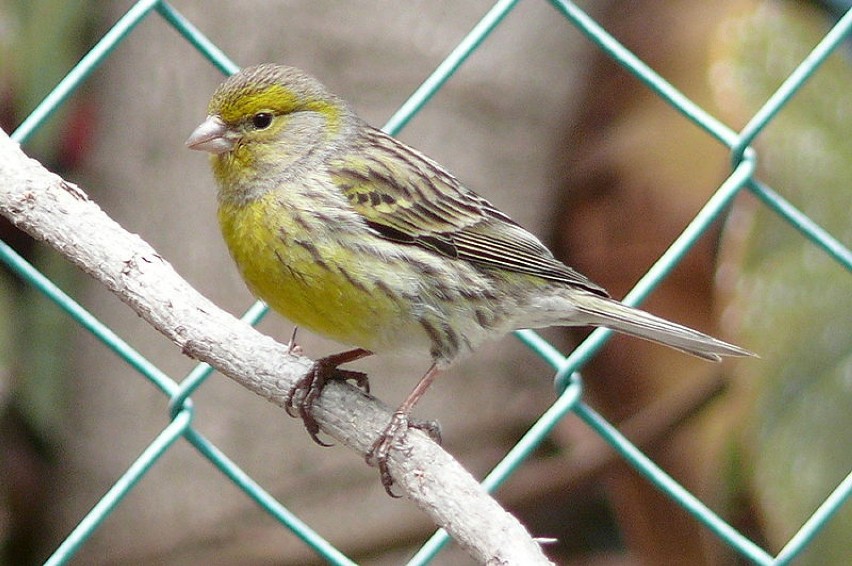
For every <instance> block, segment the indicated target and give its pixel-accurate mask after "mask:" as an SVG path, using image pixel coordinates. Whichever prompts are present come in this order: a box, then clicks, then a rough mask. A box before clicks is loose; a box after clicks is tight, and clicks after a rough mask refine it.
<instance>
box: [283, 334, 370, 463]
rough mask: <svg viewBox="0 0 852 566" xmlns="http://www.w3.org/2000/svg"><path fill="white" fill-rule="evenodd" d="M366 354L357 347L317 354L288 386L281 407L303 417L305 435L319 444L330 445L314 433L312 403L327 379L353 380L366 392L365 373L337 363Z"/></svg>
mask: <svg viewBox="0 0 852 566" xmlns="http://www.w3.org/2000/svg"><path fill="white" fill-rule="evenodd" d="M291 343H292V342H291ZM368 355H370V352H368V351H367V350H364V349H361V348H358V349H355V350H349V351H346V352H341V353H339V354H333V355H331V356H326V357H324V358H320V359H318V360H316V361H315V362H314V363H313V364H312V365H311V367H310V368H309V369H308V371H307V373H305V375H304V377H302V378H301V379H299V380H298V381H297V382H296V384H295V385H293V387H291V388H290V391H289V392H288V394H287V399H286V400H285V404H284V408H285V409H286V410H287V413H288V414H290V415H291V416H298V417H300V418H301V419H302V422H303V423H304V425H305V430H307V431H308V435H309V436H310V437H311V439H312V440H313V441H314V442H316V443H317V444H319V445H320V446H331V444H329V443H327V442H323V441H322V440H320V439H319V436H317V435H318V434H319V430H320V427H319V423H317V421H316V419H315V418H314V415H313V409H314V403H315V402H316V400H317V399H318V398H319V396H320V395H321V394H322V390H323V389H325V386H326V385H327V384H328V382H329V381H332V380H338V381H354V382H355V384H356V385H357V386H358V387H359V388H361V389H362V390H364V392H365V393H369V392H370V381H369V378H368V377H367V374H366V373H363V372H360V371H351V370H346V369H339V368H338V367H337V366H339V365H341V364H345V363H347V362H352V361H355V360H357V359H359V358H363V357H365V356H368Z"/></svg>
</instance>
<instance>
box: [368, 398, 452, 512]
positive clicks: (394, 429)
mask: <svg viewBox="0 0 852 566" xmlns="http://www.w3.org/2000/svg"><path fill="white" fill-rule="evenodd" d="M410 428H416V429H418V430H422V431H423V432H425V433H426V434H427V435H429V437H430V438H431V439H432V440H434V441H435V442H437V443H438V444H440V443H441V427H440V425H439V424H438V423H437V422H436V421H420V420H411V419H409V418H408V415H407V414H406V413H404V412H403V411H396V412H395V413H394V414H393V417H391V421H390V423H389V424H388V426H387V427H386V428H385V430H383V431H382V434H381V435H379V438H378V439H377V440H376V441H375V442H374V443H373V446H372V447H371V448H370V451H369V452H367V456H366V457H365V460H366V461H367V464H368V465H370V466H376V467H377V468H379V475H380V476H381V479H382V486H383V487H384V488H385V492H386V493H387V494H388V495H390V496H391V497H394V498H400V497H402V496H401V495H397V494H395V493H394V492H393V489H392V488H393V476H391V473H390V469H389V468H388V456H389V454H390V450H391V448H393V446H394V445H395V444H397V443H398V442H402V440H403V439H404V438H405V433H406V431H407V430H408V429H410Z"/></svg>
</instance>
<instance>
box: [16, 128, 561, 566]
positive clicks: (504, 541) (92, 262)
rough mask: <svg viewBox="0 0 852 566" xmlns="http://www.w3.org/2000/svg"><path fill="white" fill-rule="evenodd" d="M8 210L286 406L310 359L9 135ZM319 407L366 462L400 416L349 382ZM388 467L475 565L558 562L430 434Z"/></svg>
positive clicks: (327, 423) (214, 361)
mask: <svg viewBox="0 0 852 566" xmlns="http://www.w3.org/2000/svg"><path fill="white" fill-rule="evenodd" d="M0 213H2V214H3V215H4V216H6V217H7V218H8V219H9V220H11V221H12V222H13V223H14V224H15V225H16V226H18V227H19V228H21V229H22V230H24V231H26V232H28V233H29V234H30V235H32V236H33V237H34V238H37V239H39V240H43V241H45V242H47V243H48V244H49V245H51V246H52V247H54V248H55V249H57V250H58V251H59V252H60V253H61V254H62V255H63V256H65V257H66V258H67V259H68V260H69V261H70V262H72V263H73V264H75V265H77V266H78V267H79V268H80V269H82V270H83V271H85V272H86V273H88V274H89V275H91V276H92V277H94V278H95V279H96V280H98V281H100V282H101V283H102V284H103V285H105V286H106V287H107V288H108V289H109V290H110V291H112V292H113V293H115V294H116V295H117V296H118V297H119V298H120V299H121V300H122V301H123V302H125V303H126V304H127V305H129V306H130V307H131V308H132V309H133V310H134V311H135V312H136V314H138V315H139V316H141V317H142V318H143V319H145V320H146V321H147V322H148V323H150V324H151V325H152V326H153V327H154V328H156V329H157V330H158V331H160V332H161V333H163V334H164V335H165V336H166V337H168V338H169V339H170V340H171V341H172V342H174V343H175V344H176V345H177V346H178V347H179V348H181V350H182V351H183V352H184V353H185V354H186V355H188V356H190V357H192V358H194V359H197V360H201V361H205V362H207V363H209V364H210V365H212V366H213V367H215V368H216V369H218V370H219V371H221V372H222V373H223V374H224V375H226V376H228V377H230V378H231V379H233V380H234V381H236V382H237V383H239V384H240V385H242V386H243V387H246V388H248V389H250V390H251V391H253V392H255V393H257V394H258V395H260V396H262V397H265V398H266V399H268V400H270V401H272V402H273V403H275V404H277V405H279V406H283V403H284V401H285V398H286V394H287V392H288V391H289V389H290V387H291V385H292V384H293V383H295V381H296V380H297V379H298V378H299V377H301V376H302V375H304V372H305V370H306V368H307V367H308V366H309V365H310V363H311V361H310V360H308V359H306V358H303V357H300V356H294V355H291V354H288V352H287V347H286V346H285V345H283V344H280V343H278V342H276V341H274V340H273V339H272V338H270V337H268V336H265V335H263V334H261V333H259V332H258V331H256V330H255V329H254V328H252V327H251V326H249V325H248V324H246V323H244V322H242V321H240V320H238V319H236V318H234V317H233V316H231V315H230V314H228V313H226V312H225V311H223V310H221V309H219V308H218V307H217V306H216V305H214V304H213V303H212V302H210V301H209V300H208V299H206V298H205V297H203V296H202V295H201V294H200V293H198V292H197V291H196V290H195V289H194V288H193V287H191V286H190V285H189V284H188V283H187V282H186V281H184V280H183V279H182V278H181V277H180V276H179V275H178V274H177V273H176V272H175V271H174V269H173V268H172V267H171V265H170V264H169V263H168V262H166V261H165V260H164V259H163V258H162V257H160V256H159V255H158V254H157V252H156V251H155V250H154V249H153V248H152V247H151V246H150V245H148V244H147V243H146V242H145V241H143V240H142V239H141V238H140V237H139V236H137V235H135V234H131V233H129V232H127V231H126V230H124V229H123V228H122V227H121V226H119V224H118V223H116V222H115V221H114V220H112V219H111V218H110V217H109V216H107V214H106V213H104V212H103V211H102V210H101V209H100V207H98V206H97V205H96V204H95V203H94V202H92V201H91V200H89V198H88V197H87V195H86V194H85V193H84V192H83V191H82V190H80V189H79V188H78V187H76V186H75V185H72V184H70V183H68V182H66V181H64V180H63V179H62V178H60V177H59V176H57V175H55V174H53V173H50V172H49V171H47V170H46V169H44V168H43V167H42V166H41V164H39V163H38V162H37V161H35V160H33V159H30V158H28V157H27V156H26V155H24V153H23V152H22V151H21V150H20V148H19V147H18V146H17V144H15V143H14V142H13V141H12V140H10V139H9V137H8V136H7V135H6V134H5V133H3V132H2V131H0ZM315 410H316V418H317V421H318V422H319V423H320V425H321V427H322V429H323V430H324V431H325V432H326V433H327V434H329V435H330V436H332V437H334V438H336V439H337V440H338V441H339V442H341V443H342V444H345V445H346V446H348V447H350V448H352V449H353V450H355V451H356V452H357V453H358V454H360V455H361V456H362V457H363V456H364V455H365V454H366V452H367V451H368V450H369V448H370V446H372V443H373V442H374V441H375V439H376V438H377V436H378V433H379V431H381V430H382V429H383V428H384V426H385V425H386V424H387V422H388V421H389V419H390V417H391V411H390V409H389V408H388V407H386V406H385V405H383V404H381V403H380V402H379V401H377V400H376V399H374V398H373V397H370V396H368V395H365V394H364V393H362V392H361V391H359V390H358V389H356V388H355V387H352V386H349V385H347V384H343V383H331V384H329V386H328V388H327V389H326V390H325V392H324V393H323V395H322V396H321V398H320V399H319V400H318V401H317V403H316V404H315ZM318 449H319V448H318ZM389 464H390V470H391V473H392V475H393V477H394V480H395V482H396V486H397V488H398V489H399V490H400V492H401V493H404V494H405V495H406V496H407V497H408V498H410V499H411V500H412V501H414V502H415V503H416V504H417V506H418V507H419V508H420V509H421V510H423V511H424V512H426V513H427V514H428V515H429V516H430V517H431V518H432V520H433V521H434V522H435V523H436V524H437V525H439V526H441V527H444V528H445V529H447V531H448V532H449V533H450V534H451V535H452V536H453V537H454V538H455V540H456V541H457V542H458V543H459V544H460V545H461V546H462V547H463V548H465V549H466V551H467V552H468V553H469V554H470V555H471V556H472V557H473V558H474V559H476V560H478V561H479V562H482V563H489V564H548V563H549V561H548V560H547V559H546V558H545V556H544V554H543V553H542V551H541V548H540V547H539V545H538V544H537V543H536V542H535V541H534V540H533V539H532V537H531V536H530V535H529V533H528V532H527V531H526V529H525V528H524V527H523V526H522V525H521V524H520V523H519V522H518V521H517V520H516V519H515V518H514V517H512V516H511V515H510V514H509V513H507V512H506V511H504V510H503V509H502V508H501V507H500V506H499V505H498V504H497V503H496V502H495V501H494V500H493V499H492V498H491V497H490V496H488V494H487V493H485V491H484V490H483V489H482V488H481V486H480V485H479V484H478V483H477V482H476V480H474V478H473V477H472V476H470V474H468V473H467V471H466V470H464V468H462V467H461V465H459V464H458V462H456V461H455V460H454V459H453V458H452V457H451V456H450V455H449V454H447V453H446V452H444V451H443V450H442V449H441V448H440V447H439V446H438V445H436V444H435V443H434V442H432V441H431V440H430V439H429V438H428V437H427V436H426V435H425V434H422V433H420V432H419V431H410V432H409V434H408V435H407V437H406V441H405V443H404V445H403V446H400V447H397V448H396V449H394V450H392V451H391V454H390V462H389ZM377 481H378V478H377Z"/></svg>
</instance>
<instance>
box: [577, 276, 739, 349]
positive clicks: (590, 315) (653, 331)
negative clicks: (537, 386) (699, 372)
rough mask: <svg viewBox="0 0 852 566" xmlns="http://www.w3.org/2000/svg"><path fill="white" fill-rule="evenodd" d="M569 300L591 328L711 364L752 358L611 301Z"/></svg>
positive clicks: (585, 296)
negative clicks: (605, 330) (657, 344)
mask: <svg viewBox="0 0 852 566" xmlns="http://www.w3.org/2000/svg"><path fill="white" fill-rule="evenodd" d="M572 299H573V300H572V303H573V305H574V308H576V309H577V310H578V311H579V312H580V313H582V315H583V316H581V318H582V319H583V321H584V322H585V323H587V324H590V325H593V326H605V327H607V328H610V329H612V330H616V331H618V332H623V333H625V334H630V335H632V336H636V337H638V338H644V339H645V340H651V341H652V342H657V343H659V344H663V345H665V346H669V347H671V348H675V349H677V350H680V351H682V352H686V353H687V354H692V355H693V356H697V357H699V358H703V359H705V360H710V361H714V362H719V361H721V360H722V356H737V357H741V356H755V354H754V353H752V352H749V351H748V350H746V349H744V348H740V347H739V346H734V345H733V344H728V343H727V342H723V341H722V340H719V339H717V338H713V337H712V336H708V335H707V334H704V333H702V332H698V331H697V330H693V329H691V328H687V327H686V326H682V325H680V324H677V323H675V322H670V321H668V320H664V319H662V318H660V317H658V316H655V315H653V314H650V313H647V312H645V311H642V310H639V309H635V308H633V307H628V306H627V305H624V304H622V303H619V302H618V301H615V300H613V299H609V298H606V297H599V296H597V295H592V294H585V293H584V294H583V295H582V296H574V297H572ZM573 324H576V321H575V322H573Z"/></svg>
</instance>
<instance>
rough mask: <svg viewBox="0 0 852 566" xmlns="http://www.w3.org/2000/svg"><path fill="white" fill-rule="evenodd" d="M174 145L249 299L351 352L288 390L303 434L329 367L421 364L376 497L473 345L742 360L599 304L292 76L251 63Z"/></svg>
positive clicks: (522, 233) (332, 98) (586, 284)
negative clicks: (432, 387) (405, 441)
mask: <svg viewBox="0 0 852 566" xmlns="http://www.w3.org/2000/svg"><path fill="white" fill-rule="evenodd" d="M186 144H187V146H188V147H190V148H192V149H196V150H203V151H207V152H210V153H211V154H212V155H211V161H212V167H213V175H214V177H215V179H216V182H217V183H218V189H219V190H218V202H219V212H218V216H219V224H220V226H221V229H222V234H223V236H224V238H225V242H226V243H227V246H228V248H229V250H230V252H231V255H232V256H233V259H234V261H235V262H236V264H237V267H238V268H239V271H240V273H241V275H242V277H243V279H245V281H246V283H247V285H248V287H249V289H250V290H251V292H252V293H254V295H255V296H257V297H259V298H260V299H262V300H263V301H265V302H266V303H267V304H268V305H269V306H270V307H271V308H272V309H273V310H275V311H277V312H278V313H280V314H282V315H284V316H285V317H287V318H288V319H290V320H291V321H293V322H294V323H296V324H297V325H298V326H300V327H304V328H307V329H309V330H311V331H313V332H316V333H318V334H321V335H324V336H327V337H329V338H332V339H334V340H336V341H338V342H341V343H343V344H348V345H351V346H355V347H356V348H355V349H353V350H349V351H346V352H343V353H341V354H336V355H333V356H328V357H327V358H323V359H321V360H318V361H317V362H316V363H315V365H314V366H313V368H312V370H311V372H309V374H308V375H307V376H306V378H305V379H304V380H303V381H302V382H301V383H300V384H299V386H298V388H299V389H303V390H305V391H306V397H305V399H304V400H303V401H302V402H301V405H300V406H299V407H297V408H298V410H299V412H300V414H301V416H302V419H303V421H304V422H305V425H306V427H307V428H308V432H309V433H310V434H311V436H312V437H313V438H314V439H315V440H317V441H318V442H319V440H318V439H317V437H316V434H317V432H318V431H319V428H318V426H317V423H316V422H315V421H314V420H313V417H312V416H311V412H310V409H311V403H312V401H313V400H314V399H315V398H316V396H317V395H318V394H319V393H320V390H321V389H322V386H323V385H324V383H325V382H326V380H327V379H329V378H331V377H332V376H334V375H335V373H336V372H339V371H340V370H337V369H336V368H337V366H338V365H340V364H343V363H346V362H349V361H353V360H355V359H358V358H361V357H364V356H367V355H370V354H372V353H374V352H376V353H382V352H390V351H420V352H424V351H428V352H429V354H430V355H431V356H432V360H433V364H432V366H431V367H430V368H429V370H428V371H427V372H426V374H425V375H424V376H423V378H421V381H420V383H419V384H418V386H417V387H416V388H415V390H414V391H413V392H412V393H411V395H409V397H408V398H407V399H406V401H405V402H404V403H403V405H402V406H401V407H400V408H399V410H398V411H397V412H396V413H395V415H394V418H393V420H392V421H391V423H390V425H389V426H388V428H387V430H386V431H385V433H384V434H383V435H382V437H381V438H380V439H379V441H377V443H376V444H375V445H374V447H373V450H372V453H371V458H368V459H372V460H373V461H375V462H376V463H377V464H378V466H379V468H380V471H381V473H382V480H383V483H384V485H385V488H386V489H387V490H388V492H389V493H390V484H391V481H392V480H391V478H390V475H389V473H388V471H387V455H388V451H389V450H390V449H391V448H392V446H393V443H394V440H395V439H396V438H397V437H399V436H400V435H401V434H402V433H403V432H404V431H405V429H406V427H407V426H409V422H408V414H409V412H410V411H411V409H412V407H413V406H414V404H415V403H416V402H417V400H418V399H419V398H420V396H421V395H422V394H423V393H424V392H425V390H426V389H427V388H428V386H429V384H430V383H431V381H432V380H433V379H434V377H435V375H436V374H437V373H438V372H439V371H440V370H442V369H444V368H446V367H447V366H449V365H450V364H451V363H452V362H453V361H454V360H455V359H456V358H457V357H459V356H460V355H462V354H465V353H467V352H469V351H471V350H473V349H475V348H476V347H477V346H478V345H479V344H481V343H482V342H483V341H484V340H487V339H493V338H498V337H500V336H502V335H504V334H506V333H508V332H510V331H512V330H515V329H519V328H542V327H547V326H577V325H593V326H606V327H608V328H612V329H614V330H618V331H620V332H625V333H627V334H632V335H634V336H638V337H641V338H645V339H648V340H653V341H655V342H659V343H661V344H665V345H667V346H670V347H672V348H677V349H678V350H682V351H684V352H687V353H689V354H693V355H695V356H699V357H701V358H704V359H707V360H714V361H718V360H719V359H720V358H721V356H747V355H751V354H750V352H748V351H746V350H744V349H742V348H739V347H737V346H734V345H731V344H728V343H726V342H723V341H721V340H717V339H715V338H712V337H710V336H707V335H705V334H702V333H700V332H697V331H695V330H692V329H689V328H686V327H684V326H681V325H679V324H675V323H673V322H669V321H666V320H663V319H661V318H659V317H656V316H654V315H651V314H648V313H646V312H644V311H641V310H638V309H634V308H631V307H628V306H625V305H623V304H621V303H619V302H617V301H615V300H614V299H611V298H610V297H609V295H608V294H607V293H606V291H605V290H604V289H602V288H601V287H599V286H598V285H596V284H595V283H593V282H591V281H590V280H589V279H587V278H586V277H585V276H583V275H581V274H580V273H577V272H576V271H574V270H573V269H571V268H570V267H568V266H566V265H564V264H563V263H561V262H559V261H558V260H556V259H555V258H554V257H553V254H551V252H550V251H549V250H548V249H547V248H546V247H545V246H544V245H543V244H542V243H541V242H540V241H539V240H538V239H537V238H536V237H535V236H533V235H532V234H530V233H529V232H528V231H526V230H525V229H524V228H522V227H521V226H519V225H518V224H517V223H516V222H514V221H513V220H512V219H511V218H510V217H509V216H507V215H506V214H504V213H503V212H501V211H499V210H497V208H495V207H494V205H492V204H491V203H490V202H488V201H487V200H485V199H484V198H482V197H481V196H479V195H477V194H476V193H474V192H473V191H471V190H470V189H468V188H466V187H465V186H464V185H463V184H462V183H461V182H460V181H459V180H458V179H456V177H454V176H453V175H452V174H450V173H449V172H447V171H446V170H445V169H444V168H443V167H441V166H440V165H439V164H438V163H435V162H434V161H432V160H431V159H429V158H428V157H426V156H425V155H423V154H422V153H420V152H419V151H417V150H415V149H413V148H411V147H409V146H408V145H406V144H404V143H402V142H400V141H398V140H396V139H394V138H393V137H391V136H389V135H387V134H385V133H383V132H381V131H380V130H377V129H375V128H373V127H371V126H369V125H368V124H366V123H365V122H364V121H362V120H361V119H360V118H359V117H358V116H357V115H356V114H355V112H354V111H353V110H352V109H351V107H350V106H349V104H347V103H346V102H345V101H344V100H343V99H341V98H339V97H338V96H336V95H334V94H332V93H330V92H329V91H328V90H327V89H326V88H325V87H324V86H323V85H322V84H320V83H319V82H318V81H317V80H316V79H315V78H313V77H311V76H310V75H308V74H306V73H304V72H302V71H300V70H298V69H295V68H292V67H286V66H281V65H273V64H265V65H258V66H255V67H249V68H246V69H244V70H242V71H241V72H239V73H237V74H235V75H233V76H232V77H230V78H229V79H227V80H226V81H225V82H224V83H223V84H222V85H221V86H219V88H218V89H217V90H216V92H215V93H214V94H213V97H212V99H211V101H210V104H209V106H208V116H207V119H206V120H205V121H204V122H203V123H202V124H201V125H199V126H198V128H196V130H195V131H194V132H193V133H192V135H190V137H189V139H188V140H187V142H186ZM337 375H340V374H339V373H338V374H337ZM343 376H344V377H352V376H356V377H357V376H358V374H356V373H355V372H344V373H343ZM294 394H295V391H293V392H291V399H292V398H293V397H294Z"/></svg>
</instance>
